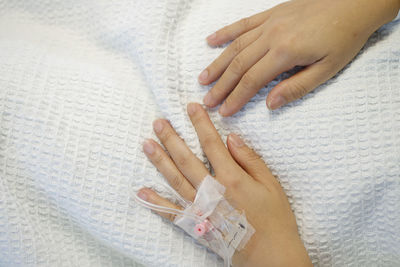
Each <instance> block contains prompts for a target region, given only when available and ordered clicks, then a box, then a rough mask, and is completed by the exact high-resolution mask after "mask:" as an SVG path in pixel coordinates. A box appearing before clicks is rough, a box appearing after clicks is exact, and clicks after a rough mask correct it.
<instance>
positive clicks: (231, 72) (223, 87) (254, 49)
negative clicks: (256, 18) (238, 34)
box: [204, 37, 268, 107]
mask: <svg viewBox="0 0 400 267" xmlns="http://www.w3.org/2000/svg"><path fill="white" fill-rule="evenodd" d="M267 52H268V47H267V42H266V40H265V38H263V37H260V38H259V39H257V40H256V41H255V42H253V43H252V44H251V45H249V46H248V47H247V48H246V49H244V50H243V51H242V52H241V53H240V54H239V55H237V56H236V57H235V58H234V59H233V60H232V62H231V63H230V64H229V67H228V68H227V69H226V71H225V73H224V74H223V75H222V77H221V78H220V79H219V80H218V82H217V83H216V84H215V86H214V87H213V88H211V90H210V91H209V92H208V93H207V95H206V96H205V98H204V104H206V105H207V106H209V107H215V106H216V105H218V104H219V103H221V102H222V101H223V100H224V99H225V98H226V96H227V95H228V94H229V93H230V92H231V91H232V89H233V88H235V86H236V85H237V84H238V82H239V81H240V78H241V77H242V76H243V74H244V73H245V72H246V71H248V70H249V69H250V68H251V67H252V66H253V65H254V64H256V63H257V62H258V61H259V60H260V59H261V58H262V57H264V56H265V54H266V53H267Z"/></svg>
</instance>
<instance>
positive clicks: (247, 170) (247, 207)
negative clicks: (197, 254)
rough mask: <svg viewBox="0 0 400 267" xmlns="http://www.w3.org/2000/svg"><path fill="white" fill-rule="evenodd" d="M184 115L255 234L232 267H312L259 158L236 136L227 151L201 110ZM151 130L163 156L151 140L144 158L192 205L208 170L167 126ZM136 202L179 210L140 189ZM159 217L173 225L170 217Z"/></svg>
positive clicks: (277, 186) (287, 209)
mask: <svg viewBox="0 0 400 267" xmlns="http://www.w3.org/2000/svg"><path fill="white" fill-rule="evenodd" d="M188 114H189V117H190V120H191V121H192V124H193V126H194V128H195V130H196V132H197V135H198V138H199V140H200V144H201V146H202V149H203V150H204V152H205V154H206V156H207V158H208V160H209V161H210V163H211V164H212V167H213V169H214V170H215V179H217V180H218V181H219V182H220V183H221V184H222V185H224V186H225V188H226V193H225V198H226V199H227V200H228V201H229V202H230V204H231V205H233V206H234V207H235V208H237V209H238V210H241V211H244V213H245V214H246V218H247V220H248V221H249V222H250V224H251V225H252V226H253V227H254V228H255V230H256V231H255V234H254V235H253V236H252V237H251V239H250V241H249V242H248V243H247V244H246V246H245V248H244V249H242V250H240V251H236V253H235V255H234V257H233V265H234V266H269V267H275V266H299V267H301V266H312V263H311V261H310V259H309V257H308V255H307V251H306V249H305V248H304V245H303V243H302V241H301V239H300V237H299V234H298V230H297V224H296V220H295V217H294V214H293V212H292V210H291V208H290V205H289V202H288V200H287V197H286V195H285V193H284V191H283V189H282V187H281V186H280V184H279V182H278V181H277V180H276V178H275V177H274V176H273V175H272V174H271V172H270V170H269V169H268V167H267V166H266V165H265V163H264V161H263V160H262V159H261V158H260V156H258V155H257V154H256V153H255V152H254V151H253V150H252V149H250V148H249V147H248V146H247V145H246V144H245V143H244V142H243V141H242V140H241V139H240V138H239V137H238V136H237V135H235V134H230V135H229V136H228V139H227V147H226V146H225V144H224V143H223V141H222V140H221V138H220V136H219V134H218V132H217V130H216V129H215V127H214V125H213V124H212V122H211V121H210V118H209V116H208V114H207V112H206V111H205V110H204V109H203V108H202V106H201V105H199V104H196V103H191V104H189V105H188ZM153 126H154V131H155V133H156V135H157V137H158V139H159V140H160V141H161V144H162V145H163V146H164V147H165V149H166V151H165V150H164V149H163V148H162V147H161V145H160V144H158V143H157V142H156V141H154V140H151V139H149V140H147V141H146V142H145V143H144V145H143V150H144V152H145V154H146V155H147V157H148V158H149V159H150V161H151V162H152V163H153V164H154V166H155V167H156V168H157V169H158V170H159V171H160V172H161V173H162V174H163V175H164V177H165V179H166V180H167V181H168V182H169V183H170V185H171V186H172V187H173V188H174V189H175V190H176V191H177V192H178V193H179V194H180V195H181V196H182V197H184V198H185V199H187V200H189V201H193V200H194V197H195V195H196V188H198V186H199V184H200V183H201V181H202V179H203V178H204V177H205V176H206V175H208V174H210V173H209V170H208V169H207V168H206V167H205V166H204V164H203V162H202V161H200V160H199V159H198V158H197V157H196V156H195V155H194V154H193V153H192V152H191V150H190V149H189V148H188V146H187V145H186V144H185V142H184V141H183V140H182V139H181V138H180V137H179V136H178V135H177V133H176V132H175V130H174V129H173V128H172V127H171V125H170V124H169V123H168V121H166V120H164V119H159V120H156V121H155V122H154V124H153ZM167 152H168V153H167ZM138 196H139V197H140V198H142V199H144V200H146V201H149V202H151V203H154V204H157V205H161V206H166V207H171V208H176V209H181V207H179V206H176V205H175V204H173V203H171V202H169V201H168V200H166V199H164V198H162V197H161V196H159V195H158V194H157V193H155V192H154V191H152V190H151V189H149V188H143V189H141V190H140V191H139V192H138ZM159 214H160V215H161V216H163V217H165V218H167V219H169V220H171V221H173V219H174V216H173V215H170V214H164V213H159Z"/></svg>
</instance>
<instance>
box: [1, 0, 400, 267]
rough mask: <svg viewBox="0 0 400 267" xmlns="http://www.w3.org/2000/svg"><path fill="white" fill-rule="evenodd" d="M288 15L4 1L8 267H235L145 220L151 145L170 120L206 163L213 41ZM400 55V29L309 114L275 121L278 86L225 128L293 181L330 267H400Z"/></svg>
mask: <svg viewBox="0 0 400 267" xmlns="http://www.w3.org/2000/svg"><path fill="white" fill-rule="evenodd" d="M278 2H279V1H278V0H269V1H266V0H251V1H240V0H236V1H230V0H215V1H202V0H191V1H190V0H188V1H183V0H152V1H140V0H136V1H132V0H131V1H128V0H119V1H106V0H102V1H94V0H93V1H89V0H87V1H67V0H65V1H64V0H62V1H61V0H60V1H54V0H8V1H7V0H6V1H5V0H0V177H1V179H0V265H1V266H34V265H36V266H135V265H136V263H135V262H139V263H141V264H144V265H147V266H221V264H222V261H221V260H219V259H218V257H217V256H216V255H214V254H212V253H211V252H208V251H207V250H206V249H204V248H203V247H201V246H200V245H198V244H196V243H195V242H194V241H193V240H192V239H191V238H190V237H188V236H187V235H185V234H184V233H183V231H181V230H179V229H177V228H176V227H175V228H173V227H171V225H170V224H169V223H168V222H166V221H164V220H162V219H161V218H159V217H158V216H156V215H155V214H153V213H151V212H150V211H148V210H146V209H144V208H142V207H138V206H137V205H136V203H135V201H134V199H133V194H134V193H135V191H136V190H137V189H139V188H140V187H141V186H142V185H143V184H146V185H157V184H159V183H160V182H161V181H162V180H163V179H162V177H161V175H160V174H159V173H157V171H156V170H155V169H154V167H153V166H152V165H151V164H150V163H149V162H148V161H147V159H146V158H145V156H144V155H143V153H142V152H141V143H142V141H143V140H144V138H146V137H154V135H153V134H152V130H151V122H152V120H153V119H155V118H156V117H159V116H164V117H166V118H168V119H169V120H170V121H171V122H172V124H173V125H174V127H176V129H177V130H178V132H179V133H180V134H181V135H182V137H183V138H184V139H185V140H186V142H187V143H188V144H189V145H190V148H191V149H193V150H194V151H195V153H196V154H197V155H198V156H199V157H201V158H202V159H204V157H203V154H202V153H201V150H200V146H199V144H198V141H197V138H196V135H195V131H194V130H193V127H192V126H191V124H190V122H189V120H188V118H187V116H186V112H185V109H186V104H187V103H188V102H189V101H201V99H202V97H203V95H204V94H205V92H206V91H207V90H208V88H209V87H202V86H200V85H199V84H198V83H197V75H198V74H199V73H200V71H201V70H202V69H203V68H204V67H205V66H206V65H207V64H209V63H210V62H211V61H212V59H214V58H215V57H216V56H217V55H219V54H220V53H221V51H222V48H217V49H213V48H210V47H208V46H207V45H206V43H205V41H204V38H205V37H206V36H207V35H208V34H210V33H212V32H213V31H214V30H216V29H218V28H220V27H221V26H223V25H226V24H228V23H231V22H233V21H235V20H237V19H239V18H242V17H244V16H248V15H251V14H254V13H257V12H259V11H262V10H265V9H267V8H270V7H272V6H274V5H275V4H277V3H278ZM399 44H400V22H399V21H398V20H397V21H394V22H392V23H390V24H388V25H386V26H385V27H383V28H381V29H380V30H379V31H378V32H377V33H376V34H374V35H373V36H372V38H371V39H370V40H369V41H368V43H367V45H366V47H365V48H364V49H363V51H362V52H361V53H360V55H358V56H357V58H356V59H355V60H354V61H353V62H352V63H351V64H350V65H349V66H347V67H346V68H345V70H343V71H342V72H341V73H340V74H339V75H337V76H336V77H335V78H333V79H332V80H330V81H329V82H328V83H326V84H325V85H323V86H321V87H319V88H318V89H317V90H316V91H315V92H314V93H311V94H309V95H307V96H306V97H304V98H303V99H302V100H299V101H296V102H294V103H292V104H290V105H288V106H287V107H285V108H283V109H280V110H278V111H275V112H269V111H267V109H266V107H265V97H266V95H267V92H268V90H269V89H270V88H271V87H272V86H274V85H275V84H276V83H277V80H276V81H274V82H272V83H271V84H270V85H269V86H268V88H266V89H264V90H262V91H261V92H260V93H259V94H258V95H257V96H256V97H254V98H253V99H252V101H251V102H250V103H248V104H247V105H246V107H245V108H244V109H243V110H242V111H241V112H240V113H238V114H237V115H235V116H234V117H233V118H227V119H221V118H220V117H219V116H218V114H217V112H215V111H212V112H211V118H212V120H213V121H214V122H215V124H216V127H217V128H218V130H219V131H220V133H221V134H222V136H223V138H226V134H227V133H229V132H231V131H233V132H236V133H238V134H241V135H242V136H243V137H244V138H245V139H246V141H247V142H248V143H249V144H250V145H251V146H252V147H254V148H255V149H256V150H257V152H258V153H260V154H261V155H262V156H263V157H264V159H265V160H266V161H267V162H268V164H269V166H270V167H271V169H272V170H273V172H274V173H275V174H277V175H278V177H279V180H280V182H281V184H282V186H283V187H284V189H285V191H286V193H287V195H288V196H289V199H290V202H291V204H292V208H293V210H294V211H295V214H296V217H297V221H298V225H299V228H300V233H301V236H302V238H303V240H304V243H305V245H306V247H307V249H308V252H309V254H310V256H311V257H312V260H313V262H314V263H315V265H316V266H398V265H400V236H399V235H400V234H399V233H400V182H399V180H400V179H399V178H400V45H399ZM282 77H286V75H283V76H282ZM282 77H281V78H282ZM160 189H162V187H160ZM267 255H268V251H266V260H268V257H267Z"/></svg>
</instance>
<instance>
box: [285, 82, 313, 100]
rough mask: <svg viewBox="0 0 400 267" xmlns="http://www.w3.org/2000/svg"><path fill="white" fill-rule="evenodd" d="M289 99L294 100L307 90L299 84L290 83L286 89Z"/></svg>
mask: <svg viewBox="0 0 400 267" xmlns="http://www.w3.org/2000/svg"><path fill="white" fill-rule="evenodd" d="M286 91H287V94H288V96H289V99H291V100H295V99H299V98H301V97H303V96H304V95H306V94H307V93H308V88H307V87H306V86H305V85H304V84H303V83H301V82H298V81H292V82H291V83H290V85H288V86H287V88H286Z"/></svg>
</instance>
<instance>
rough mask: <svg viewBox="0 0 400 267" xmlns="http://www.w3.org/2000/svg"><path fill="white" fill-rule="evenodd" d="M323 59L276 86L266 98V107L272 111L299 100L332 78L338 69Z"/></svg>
mask: <svg viewBox="0 0 400 267" xmlns="http://www.w3.org/2000/svg"><path fill="white" fill-rule="evenodd" d="M332 66H333V64H331V63H330V62H329V59H327V58H324V59H322V60H320V61H318V62H316V63H314V64H312V65H310V66H308V67H307V68H305V69H303V70H302V71H300V72H298V73H296V74H295V75H293V76H292V77H290V78H288V79H286V80H284V81H282V82H280V83H279V84H278V85H276V86H275V87H274V88H273V89H272V90H271V92H270V93H269V95H268V97H267V106H268V108H269V109H271V110H274V109H277V108H280V107H281V106H283V105H286V104H287V103H289V102H292V101H294V100H296V99H299V98H301V97H303V96H304V95H306V94H307V93H309V92H311V91H312V90H314V89H315V88H316V87H317V86H319V85H320V84H322V83H324V82H326V81H327V80H329V79H330V78H332V77H333V76H334V75H335V74H336V73H337V72H338V71H339V70H340V69H341V66H340V67H332Z"/></svg>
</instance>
